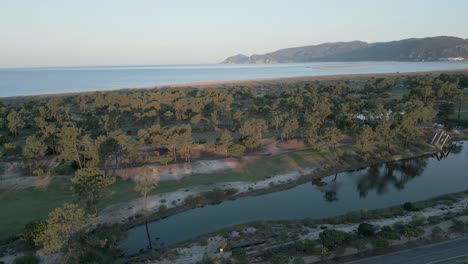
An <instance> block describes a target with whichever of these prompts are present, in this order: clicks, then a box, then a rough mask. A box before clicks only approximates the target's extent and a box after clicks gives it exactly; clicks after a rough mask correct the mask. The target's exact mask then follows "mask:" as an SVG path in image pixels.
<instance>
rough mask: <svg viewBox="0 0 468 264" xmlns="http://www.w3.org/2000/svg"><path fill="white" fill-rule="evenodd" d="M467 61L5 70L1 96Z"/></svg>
mask: <svg viewBox="0 0 468 264" xmlns="http://www.w3.org/2000/svg"><path fill="white" fill-rule="evenodd" d="M466 68H468V62H448V61H445V62H442V61H441V62H315V63H285V64H254V65H226V64H206V65H159V66H131V67H130V66H121V67H63V68H21V69H0V97H8V96H19V95H36V94H50V93H65V92H80V91H92V90H109V89H117V88H130V87H143V86H152V85H162V84H175V83H186V82H197V81H221V80H241V79H255V78H278V77H294V76H318V75H335V74H359V73H394V72H413V71H432V70H445V69H466Z"/></svg>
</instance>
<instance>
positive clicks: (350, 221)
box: [130, 191, 468, 263]
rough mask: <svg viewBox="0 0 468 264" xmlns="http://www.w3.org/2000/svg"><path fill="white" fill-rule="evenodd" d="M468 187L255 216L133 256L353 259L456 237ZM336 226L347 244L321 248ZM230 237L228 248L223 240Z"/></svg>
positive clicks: (153, 259)
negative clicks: (315, 211)
mask: <svg viewBox="0 0 468 264" xmlns="http://www.w3.org/2000/svg"><path fill="white" fill-rule="evenodd" d="M467 205H468V191H465V192H461V193H456V194H450V195H444V196H441V197H437V198H434V199H430V200H426V201H421V202H416V203H412V204H405V205H404V206H395V207H390V208H384V209H377V210H372V211H366V210H361V211H358V212H348V213H347V214H346V215H342V216H338V217H333V218H328V219H320V220H308V219H303V220H293V221H266V222H253V223H246V224H241V225H236V226H234V227H229V228H225V229H223V230H220V231H217V232H214V233H211V234H207V235H204V236H202V237H199V238H197V239H194V240H192V241H189V242H186V243H182V244H179V245H177V246H174V247H170V248H166V249H165V250H164V252H166V253H161V251H160V250H153V251H147V252H145V253H143V254H139V255H137V256H135V257H133V258H131V259H130V260H131V261H143V262H146V263H196V262H200V261H202V260H203V259H206V258H211V259H223V260H229V259H231V260H232V259H234V260H235V259H236V258H237V257H238V256H239V255H244V258H245V259H249V263H250V262H257V261H260V262H261V261H262V260H263V261H265V257H266V259H270V258H271V257H274V256H277V255H283V256H286V257H287V258H289V260H292V259H294V258H300V259H302V260H303V261H304V263H315V262H318V261H324V260H329V261H332V262H334V261H338V259H340V260H341V261H344V260H346V261H350V260H353V259H358V258H362V257H368V256H372V255H376V254H383V253H387V252H392V251H398V250H402V249H405V248H408V247H414V246H416V245H421V244H427V243H432V242H434V241H440V240H445V239H454V238H457V237H460V236H462V235H463V234H465V233H466V232H467V231H468V228H467V227H466V224H465V223H466V222H467V220H468V212H467V211H466V207H467ZM363 222H365V223H367V224H369V225H371V226H373V228H374V231H373V232H374V234H375V235H369V236H362V235H359V234H358V228H359V225H360V223H363ZM324 230H334V231H338V232H341V233H343V234H349V236H350V237H354V238H352V239H351V240H350V241H348V242H347V243H348V244H347V245H343V246H340V247H339V248H337V249H329V250H328V251H327V253H326V254H320V251H319V249H320V247H321V246H320V244H321V243H322V242H323V241H321V236H320V234H321V233H323V232H324ZM223 241H226V242H227V245H228V246H227V247H226V248H225V251H224V253H219V247H220V245H221V244H223V243H225V242H223ZM239 252H242V253H241V254H240V253H239Z"/></svg>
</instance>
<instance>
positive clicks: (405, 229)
mask: <svg viewBox="0 0 468 264" xmlns="http://www.w3.org/2000/svg"><path fill="white" fill-rule="evenodd" d="M399 229H400V230H399V231H400V234H402V235H403V236H405V237H419V236H422V235H423V234H424V230H422V229H420V228H417V227H412V226H401V227H399Z"/></svg>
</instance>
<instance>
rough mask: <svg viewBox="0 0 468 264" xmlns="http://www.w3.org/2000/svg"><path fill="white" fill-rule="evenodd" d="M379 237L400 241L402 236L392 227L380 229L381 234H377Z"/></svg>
mask: <svg viewBox="0 0 468 264" xmlns="http://www.w3.org/2000/svg"><path fill="white" fill-rule="evenodd" d="M377 235H378V236H379V237H382V238H385V239H389V240H400V235H399V234H398V231H397V230H396V229H394V228H393V227H391V226H384V227H382V228H381V229H380V232H379V233H377Z"/></svg>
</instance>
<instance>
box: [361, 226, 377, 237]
mask: <svg viewBox="0 0 468 264" xmlns="http://www.w3.org/2000/svg"><path fill="white" fill-rule="evenodd" d="M374 230H375V227H374V226H373V225H371V224H369V223H361V224H359V227H358V234H360V235H363V236H373V235H374Z"/></svg>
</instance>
